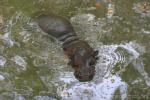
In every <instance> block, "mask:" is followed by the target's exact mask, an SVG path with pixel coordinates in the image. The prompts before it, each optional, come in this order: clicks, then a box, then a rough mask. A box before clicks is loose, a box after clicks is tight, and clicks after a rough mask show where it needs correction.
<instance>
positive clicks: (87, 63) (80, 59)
mask: <svg viewBox="0 0 150 100" xmlns="http://www.w3.org/2000/svg"><path fill="white" fill-rule="evenodd" d="M97 55H98V51H92V52H89V51H88V50H87V49H85V48H78V49H76V51H75V53H74V55H73V57H72V59H71V61H70V65H71V66H72V67H73V68H74V70H75V72H74V75H75V77H76V78H77V79H78V80H79V81H80V82H86V81H91V80H92V79H93V77H94V75H95V65H96V61H97V59H98V57H97Z"/></svg>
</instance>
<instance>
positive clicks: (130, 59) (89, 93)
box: [60, 41, 150, 100]
mask: <svg viewBox="0 0 150 100" xmlns="http://www.w3.org/2000/svg"><path fill="white" fill-rule="evenodd" d="M98 50H99V55H98V56H99V58H100V59H99V61H98V64H97V66H96V76H95V78H94V80H93V81H92V82H89V83H88V82H86V83H78V82H77V81H75V80H74V85H71V86H70V87H69V88H67V87H66V88H65V89H64V90H63V91H62V93H61V94H60V95H61V97H62V99H63V100H77V99H78V100H92V99H93V100H99V98H101V100H112V99H113V98H115V97H116V95H117V96H120V97H121V100H126V99H127V94H128V85H127V83H126V82H123V81H122V79H121V77H120V76H119V75H120V74H121V73H122V71H125V69H126V66H128V65H129V64H133V65H134V68H135V69H136V70H138V72H139V73H140V74H141V76H143V78H144V79H145V82H146V84H147V86H149V83H150V81H149V76H148V73H147V72H146V71H145V70H144V65H142V63H141V62H142V60H141V61H139V59H140V54H142V52H143V53H144V52H145V49H144V48H143V47H142V46H140V45H138V44H137V43H136V42H134V41H133V42H129V43H125V44H120V45H103V46H100V47H99V48H98ZM139 52H141V53H139ZM139 62H140V63H139ZM118 63H119V66H120V70H119V71H118V72H114V73H115V74H113V73H112V70H113V68H114V67H118V65H117V64H118ZM116 65H117V66H116ZM67 76H68V77H69V74H67ZM66 80H67V81H66ZM61 81H63V82H65V83H67V84H71V83H73V79H72V78H71V73H70V77H69V78H67V77H65V78H61ZM110 84H111V85H110ZM118 89H119V91H120V93H119V94H115V92H116V91H117V90H118Z"/></svg>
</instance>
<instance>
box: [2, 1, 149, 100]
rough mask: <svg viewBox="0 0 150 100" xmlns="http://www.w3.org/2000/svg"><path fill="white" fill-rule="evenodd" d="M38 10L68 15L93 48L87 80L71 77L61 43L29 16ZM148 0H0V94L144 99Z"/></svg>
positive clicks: (12, 99)
mask: <svg viewBox="0 0 150 100" xmlns="http://www.w3.org/2000/svg"><path fill="white" fill-rule="evenodd" d="M41 11H45V12H54V13H56V14H59V15H62V16H66V17H68V18H69V19H70V21H71V23H72V25H73V26H74V29H75V30H76V32H77V34H78V35H79V37H81V38H82V39H84V40H86V41H87V42H88V43H89V44H90V45H91V46H92V47H93V48H94V49H96V50H98V51H99V55H98V56H99V60H98V63H97V65H96V75H95V77H94V79H93V81H91V82H85V83H81V82H78V80H76V79H75V77H74V75H73V69H72V68H71V67H70V66H68V65H67V62H68V59H67V58H65V56H64V54H63V50H62V48H61V44H59V43H58V42H57V41H55V40H54V39H52V38H51V37H49V36H48V35H47V34H45V33H44V32H42V31H41V30H40V29H39V27H38V26H37V24H36V22H35V21H34V17H35V16H36V15H37V14H38V13H40V12H41ZM149 40H150V2H149V0H142V1H141V0H136V1H131V0H119V1H118V0H21V1H20V0H1V1H0V99H1V100H59V99H61V100H77V99H78V100H126V99H128V100H133V99H136V100H149V98H150V89H149V88H150V67H149V65H150V62H149V61H150V56H149V55H150V41H149Z"/></svg>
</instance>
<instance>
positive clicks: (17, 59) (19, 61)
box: [12, 55, 27, 70]
mask: <svg viewBox="0 0 150 100" xmlns="http://www.w3.org/2000/svg"><path fill="white" fill-rule="evenodd" d="M12 60H13V61H14V62H15V63H16V64H17V65H19V66H21V67H20V68H21V70H26V66H27V63H26V62H25V60H24V58H22V57H21V56H18V55H16V56H14V57H13V58H12Z"/></svg>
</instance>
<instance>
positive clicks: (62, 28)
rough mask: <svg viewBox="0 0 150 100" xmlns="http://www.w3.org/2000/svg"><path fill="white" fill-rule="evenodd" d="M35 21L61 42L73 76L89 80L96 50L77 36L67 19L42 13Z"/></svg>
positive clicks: (93, 66)
mask: <svg viewBox="0 0 150 100" xmlns="http://www.w3.org/2000/svg"><path fill="white" fill-rule="evenodd" d="M37 23H38V25H39V27H40V28H41V29H42V30H43V31H44V32H46V33H48V34H49V35H51V36H52V37H54V38H56V39H57V40H58V41H60V42H61V43H62V48H63V50H64V52H65V54H66V55H67V56H68V58H69V59H70V62H69V63H68V64H69V65H71V66H72V67H73V68H74V70H75V72H74V75H75V77H76V78H77V79H78V80H79V81H81V82H85V81H91V80H92V79H93V77H94V75H95V64H96V60H97V57H96V56H97V54H98V52H97V51H94V50H93V48H91V47H90V45H89V44H88V43H87V42H86V41H84V40H80V39H79V38H78V37H77V35H76V33H75V31H74V29H73V27H72V25H71V23H70V22H69V20H67V19H66V18H64V17H61V16H57V15H53V14H48V15H46V14H43V15H40V16H38V17H37Z"/></svg>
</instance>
